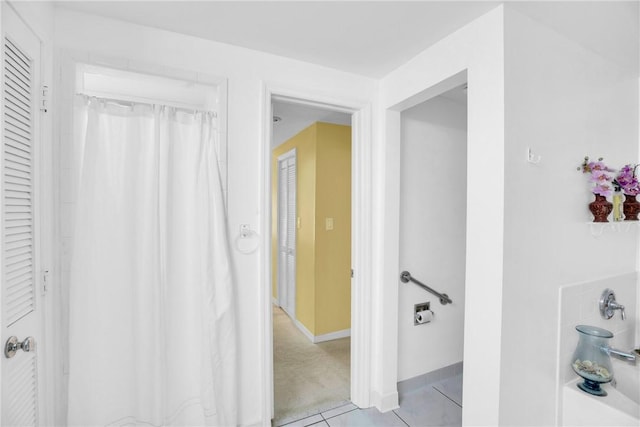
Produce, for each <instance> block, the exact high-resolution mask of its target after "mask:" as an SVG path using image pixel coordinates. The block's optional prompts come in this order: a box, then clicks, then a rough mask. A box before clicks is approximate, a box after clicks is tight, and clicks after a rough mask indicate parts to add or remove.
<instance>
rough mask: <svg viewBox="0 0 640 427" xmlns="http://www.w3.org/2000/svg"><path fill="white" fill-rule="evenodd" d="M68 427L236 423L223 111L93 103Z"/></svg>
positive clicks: (78, 239)
mask: <svg viewBox="0 0 640 427" xmlns="http://www.w3.org/2000/svg"><path fill="white" fill-rule="evenodd" d="M82 102H83V104H84V105H83V106H82V107H81V109H80V110H81V111H80V112H81V113H82V115H84V120H85V126H86V138H85V140H84V143H83V144H82V146H81V147H80V150H79V152H80V153H82V154H81V165H80V174H79V178H80V179H79V182H80V187H79V189H78V197H77V210H76V220H75V224H76V225H75V231H74V239H73V242H74V243H73V254H72V261H71V282H70V290H69V295H70V303H69V304H70V305H69V396H68V397H69V404H68V423H69V425H75V426H80V425H81V426H103V425H116V426H124V425H126V426H129V425H145V426H147V425H152V426H169V425H180V426H208V425H220V426H232V425H235V424H236V389H235V384H236V369H235V359H236V344H235V326H234V310H233V287H232V277H231V276H232V274H231V265H230V254H229V246H228V238H227V227H226V218H225V209H224V198H223V195H222V194H223V193H222V188H221V179H220V176H219V168H218V166H219V164H218V158H217V132H216V130H215V120H216V119H215V117H213V115H212V114H211V113H203V112H185V111H182V110H176V109H174V108H170V107H158V106H149V105H133V106H131V105H129V106H123V105H119V104H117V103H112V102H106V101H100V100H96V99H88V98H84V97H83V99H82Z"/></svg>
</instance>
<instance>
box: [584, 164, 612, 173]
mask: <svg viewBox="0 0 640 427" xmlns="http://www.w3.org/2000/svg"><path fill="white" fill-rule="evenodd" d="M587 170H588V171H590V172H593V171H608V170H609V168H607V166H606V165H605V164H604V163H603V162H590V163H587Z"/></svg>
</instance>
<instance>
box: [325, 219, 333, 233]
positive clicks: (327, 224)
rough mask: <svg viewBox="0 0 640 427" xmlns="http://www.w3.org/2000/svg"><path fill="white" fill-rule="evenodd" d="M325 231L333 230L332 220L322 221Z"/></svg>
mask: <svg viewBox="0 0 640 427" xmlns="http://www.w3.org/2000/svg"><path fill="white" fill-rule="evenodd" d="M324 225H325V230H327V231H329V230H333V218H325V220H324Z"/></svg>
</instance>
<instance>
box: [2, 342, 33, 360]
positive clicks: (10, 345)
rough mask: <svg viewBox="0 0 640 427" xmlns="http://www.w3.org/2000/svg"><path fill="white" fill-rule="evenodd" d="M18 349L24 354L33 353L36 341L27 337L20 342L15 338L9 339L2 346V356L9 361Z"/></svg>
mask: <svg viewBox="0 0 640 427" xmlns="http://www.w3.org/2000/svg"><path fill="white" fill-rule="evenodd" d="M20 349H22V350H23V351H26V352H29V351H35V349H36V340H35V339H34V338H33V337H27V338H25V339H24V341H22V342H20V341H18V337H16V336H13V337H9V339H8V340H7V343H6V344H5V346H4V355H5V356H6V357H7V359H11V358H12V357H13V356H15V355H16V353H17V352H18V350H20Z"/></svg>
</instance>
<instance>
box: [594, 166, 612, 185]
mask: <svg viewBox="0 0 640 427" xmlns="http://www.w3.org/2000/svg"><path fill="white" fill-rule="evenodd" d="M589 181H591V182H598V183H603V182H609V181H611V175H610V174H609V172H608V171H606V170H604V169H595V170H593V171H592V172H591V176H590V177H589Z"/></svg>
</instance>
